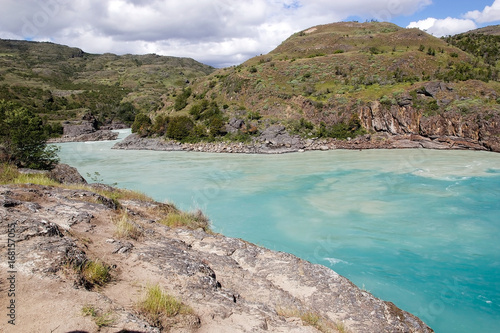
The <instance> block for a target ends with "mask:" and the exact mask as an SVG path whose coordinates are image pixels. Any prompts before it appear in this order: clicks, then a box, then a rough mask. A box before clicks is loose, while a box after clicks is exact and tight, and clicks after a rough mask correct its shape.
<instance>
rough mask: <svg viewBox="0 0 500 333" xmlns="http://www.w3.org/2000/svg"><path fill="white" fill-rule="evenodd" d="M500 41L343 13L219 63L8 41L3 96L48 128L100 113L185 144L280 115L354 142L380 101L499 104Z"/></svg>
mask: <svg viewBox="0 0 500 333" xmlns="http://www.w3.org/2000/svg"><path fill="white" fill-rule="evenodd" d="M490 30H491V29H490ZM498 38H499V37H498V36H497V35H496V34H494V33H488V34H485V33H482V32H481V31H476V32H473V33H468V34H462V35H457V36H453V37H448V38H443V39H439V38H435V37H433V36H431V35H429V34H427V33H425V32H423V31H420V30H418V29H405V28H401V27H398V26H396V25H394V24H391V23H381V22H367V23H358V22H341V23H334V24H328V25H321V26H316V27H312V28H310V29H307V30H304V31H300V32H298V33H296V34H294V35H292V36H290V37H289V38H288V39H287V40H285V41H284V42H283V43H282V44H281V45H279V46H278V47H277V48H276V49H275V50H273V51H272V52H270V53H269V54H267V55H260V56H257V57H254V58H252V59H250V60H248V61H246V62H245V63H243V64H241V65H238V66H233V67H230V68H224V69H219V70H216V71H214V69H213V68H210V67H208V66H204V65H202V64H199V63H196V62H195V61H193V60H190V59H181V58H170V57H160V56H156V55H145V56H132V55H125V56H116V55H112V54H104V55H91V54H87V53H84V52H82V51H81V50H79V49H74V48H68V47H63V46H57V45H54V44H50V43H28V42H15V41H0V98H4V99H5V100H7V101H10V102H12V103H14V104H15V105H17V106H23V107H24V108H25V109H26V110H28V111H31V112H33V113H34V114H37V115H38V116H39V117H40V119H42V125H43V126H44V131H45V133H46V134H47V135H57V134H58V133H60V132H61V126H60V124H59V122H60V121H63V120H68V119H70V118H74V119H78V118H80V117H81V115H83V114H84V113H85V112H88V110H90V111H91V112H92V113H93V114H94V115H96V116H97V118H98V120H99V122H100V123H101V124H104V123H107V122H110V121H112V120H120V121H122V122H124V123H126V124H131V125H132V131H133V132H135V133H138V134H139V135H140V136H164V137H167V138H170V139H174V140H178V141H182V142H198V141H218V140H238V141H248V140H250V139H251V138H252V136H255V135H258V134H259V133H260V132H262V131H264V130H265V128H267V127H268V126H270V125H272V124H282V125H285V126H286V128H287V130H288V132H290V133H292V134H298V135H301V136H302V137H307V138H310V137H335V138H339V139H346V138H350V137H351V138H352V137H355V136H357V135H360V134H363V133H366V131H365V130H364V129H363V128H362V126H361V124H362V122H361V120H360V119H359V117H358V115H359V114H360V113H359V110H360V109H361V108H363V107H367V106H370V105H371V103H373V102H379V103H380V105H381V107H382V108H384V109H387V110H390V109H391V108H395V107H401V106H403V105H404V106H410V107H413V108H416V109H417V110H420V111H421V112H422V115H423V116H424V117H428V116H433V115H437V114H443V113H446V112H459V113H462V114H468V113H472V112H478V113H489V112H493V113H499V112H500V109H499V104H500V103H499V102H500V101H499V99H498V95H499V94H500V85H499V83H498V80H499V70H500V68H499V66H498V54H499V52H497V51H498ZM430 81H443V82H446V83H448V84H449V85H450V86H452V87H453V89H452V90H453V91H451V90H450V92H443V93H442V94H441V95H440V97H439V98H434V97H432V98H429V96H428V94H427V95H426V92H425V91H424V92H423V90H422V87H423V86H424V85H425V84H426V83H428V82H430ZM230 123H232V124H238V127H237V128H231V127H228V124H230Z"/></svg>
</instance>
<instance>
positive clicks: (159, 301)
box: [137, 285, 193, 327]
mask: <svg viewBox="0 0 500 333" xmlns="http://www.w3.org/2000/svg"><path fill="white" fill-rule="evenodd" d="M137 309H138V311H139V312H140V313H141V314H142V315H143V316H144V317H146V318H147V320H148V321H149V322H150V323H151V324H152V325H154V326H157V327H163V324H162V321H163V320H162V319H163V317H175V316H177V315H178V314H188V313H192V311H193V310H192V309H191V308H190V307H188V306H186V305H184V304H183V303H182V302H181V301H179V300H177V299H176V298H175V297H173V296H171V295H169V294H167V293H166V292H165V291H164V290H163V289H162V288H161V287H160V286H159V285H153V286H149V287H147V289H146V296H145V298H144V299H143V300H142V301H141V302H139V304H138V305H137Z"/></svg>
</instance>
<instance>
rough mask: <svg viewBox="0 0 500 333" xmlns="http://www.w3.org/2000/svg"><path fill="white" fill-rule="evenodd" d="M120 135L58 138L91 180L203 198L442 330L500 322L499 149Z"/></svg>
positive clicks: (220, 214)
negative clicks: (174, 145)
mask: <svg viewBox="0 0 500 333" xmlns="http://www.w3.org/2000/svg"><path fill="white" fill-rule="evenodd" d="M125 134H127V132H126V131H121V137H123V136H124V135H125ZM114 143H115V142H110V141H108V142H92V143H66V144H60V145H59V146H60V147H61V151H60V154H59V155H60V157H61V161H62V162H63V163H68V164H70V165H72V166H75V167H76V168H78V170H79V171H80V173H81V174H82V175H83V176H84V177H86V178H87V179H88V180H90V178H91V177H89V174H90V175H92V176H93V178H94V179H95V178H96V177H97V178H100V179H99V180H101V181H102V182H104V183H108V184H111V183H117V186H118V187H122V188H129V189H134V190H139V191H141V192H144V193H146V194H148V195H150V196H151V197H153V198H155V199H156V200H159V201H168V202H173V203H175V204H176V205H177V206H178V207H179V208H182V209H187V210H190V209H197V208H200V209H202V210H203V211H204V212H205V213H206V214H207V215H208V216H209V217H210V218H211V220H212V223H213V229H214V230H215V231H217V232H221V233H223V234H224V235H226V236H231V237H238V238H243V239H245V240H248V241H250V242H253V243H256V244H258V245H262V246H265V247H267V248H270V249H273V250H279V251H286V252H290V253H293V254H295V255H297V256H299V257H301V258H303V259H306V260H309V261H311V262H314V263H318V264H321V265H325V266H328V267H330V268H332V269H334V270H335V271H336V272H338V273H340V274H342V275H344V276H345V277H347V278H349V279H350V280H351V281H353V282H354V283H355V284H356V285H357V286H359V287H360V288H364V289H366V290H368V291H370V292H371V293H373V294H374V295H375V296H377V297H380V298H382V299H384V300H388V301H392V302H394V303H395V304H396V305H397V306H399V307H400V308H402V309H404V310H407V311H409V312H411V313H413V314H415V315H417V316H418V317H420V318H421V319H422V320H424V321H425V322H426V323H427V324H428V325H429V326H431V327H432V328H433V329H434V330H435V331H436V332H438V333H443V332H444V333H446V332H450V333H451V332H453V333H456V332H463V333H470V332H487V333H489V332H491V333H493V332H500V154H495V153H487V152H473V151H433V150H365V151H344V150H338V151H327V152H306V153H296V154H285V155H240V154H209V153H193V152H153V151H123V150H111V147H112V146H113V144H114ZM95 172H98V173H99V175H96V174H95Z"/></svg>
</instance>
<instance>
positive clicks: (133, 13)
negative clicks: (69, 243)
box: [0, 0, 431, 66]
mask: <svg viewBox="0 0 500 333" xmlns="http://www.w3.org/2000/svg"><path fill="white" fill-rule="evenodd" d="M430 3H431V0H389V1H387V0H350V1H331V0H239V1H234V0H181V1H179V0H23V1H19V0H2V11H1V12H0V36H9V38H18V39H26V38H29V39H34V40H50V41H53V42H55V43H61V44H66V45H71V46H76V47H80V48H82V49H83V50H84V51H86V52H94V53H102V52H113V53H119V54H121V53H139V54H140V53H145V52H156V53H157V54H163V55H175V56H188V57H192V58H194V59H196V60H199V61H202V62H204V63H209V64H213V65H216V66H223V65H227V64H236V63H239V62H241V61H243V60H246V59H248V58H250V57H252V56H254V55H258V54H261V53H267V52H269V51H271V50H272V49H273V48H275V47H276V46H277V45H279V43H280V42H281V41H283V40H284V39H285V38H287V37H288V36H290V35H291V34H292V33H294V32H297V31H299V30H303V29H306V28H309V27H311V26H315V25H318V24H325V23H331V22H336V21H340V20H345V19H347V18H349V17H352V16H357V17H361V18H366V19H370V18H377V19H379V20H391V19H393V18H394V17H397V16H401V15H411V14H413V13H415V12H416V11H417V10H419V9H421V8H422V7H425V6H427V5H429V4H430Z"/></svg>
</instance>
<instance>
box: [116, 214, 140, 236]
mask: <svg viewBox="0 0 500 333" xmlns="http://www.w3.org/2000/svg"><path fill="white" fill-rule="evenodd" d="M114 224H115V227H116V229H115V234H116V236H117V237H119V238H131V239H134V240H137V239H139V238H140V237H141V236H142V231H141V229H139V228H138V227H137V225H135V224H134V223H133V222H132V221H130V218H129V216H128V214H127V213H126V212H122V213H121V214H120V215H118V217H117V218H116V219H115V221H114Z"/></svg>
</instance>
